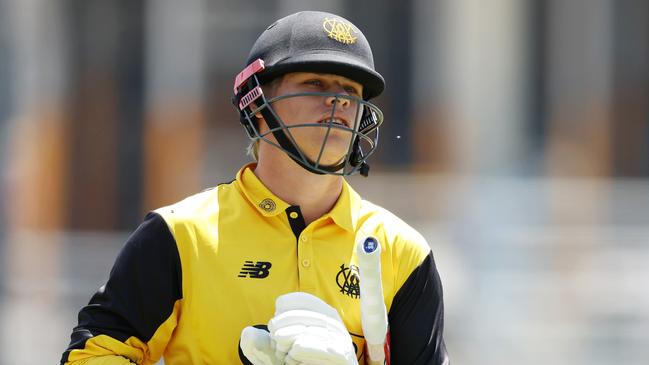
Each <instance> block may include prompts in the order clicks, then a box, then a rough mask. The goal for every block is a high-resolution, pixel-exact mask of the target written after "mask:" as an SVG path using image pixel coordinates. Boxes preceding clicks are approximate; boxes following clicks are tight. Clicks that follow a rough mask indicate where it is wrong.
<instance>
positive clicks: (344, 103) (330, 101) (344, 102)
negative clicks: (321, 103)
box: [325, 93, 351, 108]
mask: <svg viewBox="0 0 649 365" xmlns="http://www.w3.org/2000/svg"><path fill="white" fill-rule="evenodd" d="M345 94H347V93H345ZM325 102H326V103H327V105H328V106H333V105H334V103H337V104H338V105H336V108H339V107H343V108H347V107H348V106H349V105H350V104H351V100H349V99H347V98H341V97H338V96H335V95H332V96H327V98H326V100H325Z"/></svg>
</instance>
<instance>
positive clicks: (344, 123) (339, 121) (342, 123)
mask: <svg viewBox="0 0 649 365" xmlns="http://www.w3.org/2000/svg"><path fill="white" fill-rule="evenodd" d="M329 121H331V122H332V123H331V124H333V125H339V126H341V127H345V128H350V126H349V122H348V121H347V120H345V119H343V118H333V119H332V118H325V119H322V120H320V121H318V123H319V124H329Z"/></svg>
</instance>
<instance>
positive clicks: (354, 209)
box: [237, 163, 361, 232]
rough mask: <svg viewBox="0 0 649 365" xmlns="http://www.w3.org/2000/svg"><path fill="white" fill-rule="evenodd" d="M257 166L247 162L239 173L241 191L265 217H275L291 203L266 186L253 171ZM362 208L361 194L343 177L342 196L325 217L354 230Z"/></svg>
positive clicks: (238, 179) (346, 228)
mask: <svg viewBox="0 0 649 365" xmlns="http://www.w3.org/2000/svg"><path fill="white" fill-rule="evenodd" d="M255 166H256V164H255V163H250V164H247V165H245V166H243V167H242V168H241V170H239V172H238V173H237V181H238V183H239V187H240V188H241V191H243V193H244V195H245V196H246V198H248V200H249V201H250V203H251V204H252V205H253V206H254V207H255V208H256V209H257V210H258V211H259V213H261V214H262V215H263V216H264V217H273V216H276V215H278V214H280V213H283V212H284V211H286V208H288V207H290V205H289V204H288V203H286V202H284V201H283V200H281V199H280V198H278V197H277V196H275V194H273V193H272V192H271V191H270V190H268V188H267V187H266V186H264V184H263V183H262V182H261V180H259V178H258V177H257V175H255V173H254V172H253V171H252V170H253V169H254V167H255ZM360 209H361V197H360V195H358V193H357V192H356V191H355V190H354V189H353V188H352V187H351V185H349V184H348V183H347V181H345V180H344V179H343V189H342V192H341V193H340V197H339V198H338V201H336V204H334V207H333V208H332V209H331V211H329V213H327V214H325V217H331V219H332V220H333V221H334V222H335V223H336V224H337V225H338V226H340V227H341V228H343V229H345V230H347V231H350V232H354V231H355V230H356V224H357V222H358V217H359V215H360Z"/></svg>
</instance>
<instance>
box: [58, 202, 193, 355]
mask: <svg viewBox="0 0 649 365" xmlns="http://www.w3.org/2000/svg"><path fill="white" fill-rule="evenodd" d="M181 286H182V271H181V266H180V256H179V254H178V247H177V246H176V241H175V240H174V237H173V235H172V234H171V232H170V231H169V227H168V226H167V223H166V222H165V221H164V219H163V218H162V217H161V216H160V215H158V214H156V213H149V214H148V215H147V216H146V217H145V219H144V222H143V223H142V224H141V225H140V226H139V227H138V229H137V230H136V231H135V232H134V233H133V234H132V235H131V236H130V237H129V238H128V240H127V241H126V244H125V245H124V247H123V248H122V250H121V251H120V253H119V255H118V256H117V259H116V261H115V264H114V266H113V268H112V270H111V272H110V276H109V278H108V282H107V283H106V285H104V286H102V287H101V288H100V289H99V291H97V293H95V295H94V296H93V297H92V299H90V303H89V304H88V305H87V306H85V307H84V308H83V309H81V311H80V312H79V325H78V326H77V327H75V328H74V330H73V332H72V336H71V342H70V345H69V346H68V349H67V351H65V352H64V353H63V357H62V359H61V364H63V363H65V362H66V361H67V359H68V355H69V353H70V351H72V350H74V349H82V348H84V346H85V343H86V341H87V340H88V339H90V338H91V337H93V336H97V335H102V334H103V335H108V336H110V337H112V338H114V339H117V340H119V341H122V342H123V341H126V340H127V339H128V338H129V337H131V336H135V337H137V338H138V339H140V340H141V341H143V342H145V343H146V342H148V341H149V340H150V339H151V337H152V336H153V334H154V333H155V331H156V330H157V329H158V327H159V326H160V325H161V324H162V323H163V322H164V321H165V320H167V318H169V316H170V315H171V313H172V312H173V308H174V304H175V302H176V301H177V300H178V299H181V297H182V287H181Z"/></svg>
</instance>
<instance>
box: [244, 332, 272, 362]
mask: <svg viewBox="0 0 649 365" xmlns="http://www.w3.org/2000/svg"><path fill="white" fill-rule="evenodd" d="M240 346H241V351H242V352H243V354H244V355H245V357H246V358H247V359H248V361H250V362H251V363H252V364H253V365H282V364H283V361H281V360H279V359H278V358H277V357H275V350H274V349H273V348H272V347H271V341H270V334H269V333H268V332H267V331H264V330H262V329H259V328H255V327H250V326H249V327H246V328H244V329H243V331H241V343H240Z"/></svg>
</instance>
